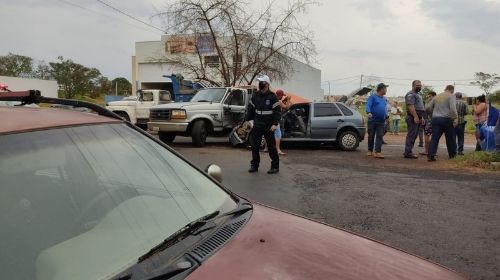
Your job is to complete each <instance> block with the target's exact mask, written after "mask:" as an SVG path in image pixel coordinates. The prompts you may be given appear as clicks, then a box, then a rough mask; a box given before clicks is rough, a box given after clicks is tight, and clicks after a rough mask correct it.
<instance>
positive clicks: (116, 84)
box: [115, 80, 118, 96]
mask: <svg viewBox="0 0 500 280" xmlns="http://www.w3.org/2000/svg"><path fill="white" fill-rule="evenodd" d="M117 95H118V80H115V96H117Z"/></svg>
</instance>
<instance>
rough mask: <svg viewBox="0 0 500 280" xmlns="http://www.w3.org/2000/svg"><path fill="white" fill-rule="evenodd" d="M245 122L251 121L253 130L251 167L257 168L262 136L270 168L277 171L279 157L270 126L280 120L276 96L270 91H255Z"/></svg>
mask: <svg viewBox="0 0 500 280" xmlns="http://www.w3.org/2000/svg"><path fill="white" fill-rule="evenodd" d="M246 120H247V121H250V120H253V129H252V133H251V135H250V143H251V145H252V161H251V162H250V164H251V165H252V167H255V168H259V164H260V153H259V150H260V143H261V140H262V136H264V138H265V139H266V143H267V149H268V150H269V156H270V157H271V168H275V169H279V160H280V159H279V156H278V151H277V150H276V141H275V139H274V132H272V131H271V126H273V125H278V124H279V123H280V120H281V107H280V103H279V100H278V97H277V96H276V94H274V93H273V92H271V91H267V92H261V91H257V92H256V93H254V94H253V95H252V98H251V99H250V102H248V107H247V115H246Z"/></svg>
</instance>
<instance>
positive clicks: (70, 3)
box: [58, 0, 163, 34]
mask: <svg viewBox="0 0 500 280" xmlns="http://www.w3.org/2000/svg"><path fill="white" fill-rule="evenodd" d="M58 1H60V2H62V3H65V4H68V5H70V6H73V7H76V8H79V9H82V10H85V11H87V12H90V13H93V14H96V15H100V16H102V17H106V18H108V19H109V18H113V19H116V20H119V21H121V22H124V23H126V24H128V25H130V26H133V27H135V28H138V29H141V30H144V31H148V32H154V33H155V34H158V32H156V31H153V30H151V29H145V28H142V27H139V26H137V25H134V24H132V23H130V22H128V21H126V20H124V19H121V18H117V17H110V15H108V14H105V13H100V12H97V11H94V10H92V9H89V8H86V7H84V6H81V5H78V4H76V3H73V2H70V1H67V0H58ZM160 34H163V32H162V33H160Z"/></svg>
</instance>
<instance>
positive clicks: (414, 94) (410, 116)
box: [404, 80, 425, 159]
mask: <svg viewBox="0 0 500 280" xmlns="http://www.w3.org/2000/svg"><path fill="white" fill-rule="evenodd" d="M421 91H422V82H421V81H419V80H415V81H413V83H412V90H411V91H410V92H408V93H407V94H406V96H405V103H406V111H407V113H406V125H407V127H408V133H407V134H406V143H405V152H404V157H405V158H410V159H417V158H418V156H417V155H415V154H414V153H413V146H414V145H415V140H416V139H417V137H418V133H419V129H420V126H421V125H424V122H425V121H424V118H423V116H424V114H425V107H424V102H423V100H422V96H421V95H420V92H421Z"/></svg>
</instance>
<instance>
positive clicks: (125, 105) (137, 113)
mask: <svg viewBox="0 0 500 280" xmlns="http://www.w3.org/2000/svg"><path fill="white" fill-rule="evenodd" d="M170 102H172V94H171V93H170V92H169V91H168V90H157V89H150V90H139V91H137V95H136V96H129V97H125V98H124V99H123V100H120V101H112V102H109V103H107V104H106V108H107V109H108V110H110V111H113V112H115V113H116V114H118V115H120V116H121V117H123V118H124V119H126V120H128V121H130V122H131V123H133V124H135V125H137V126H142V127H145V126H146V124H147V123H148V121H149V109H150V108H151V107H153V106H155V105H159V104H166V103H170Z"/></svg>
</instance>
